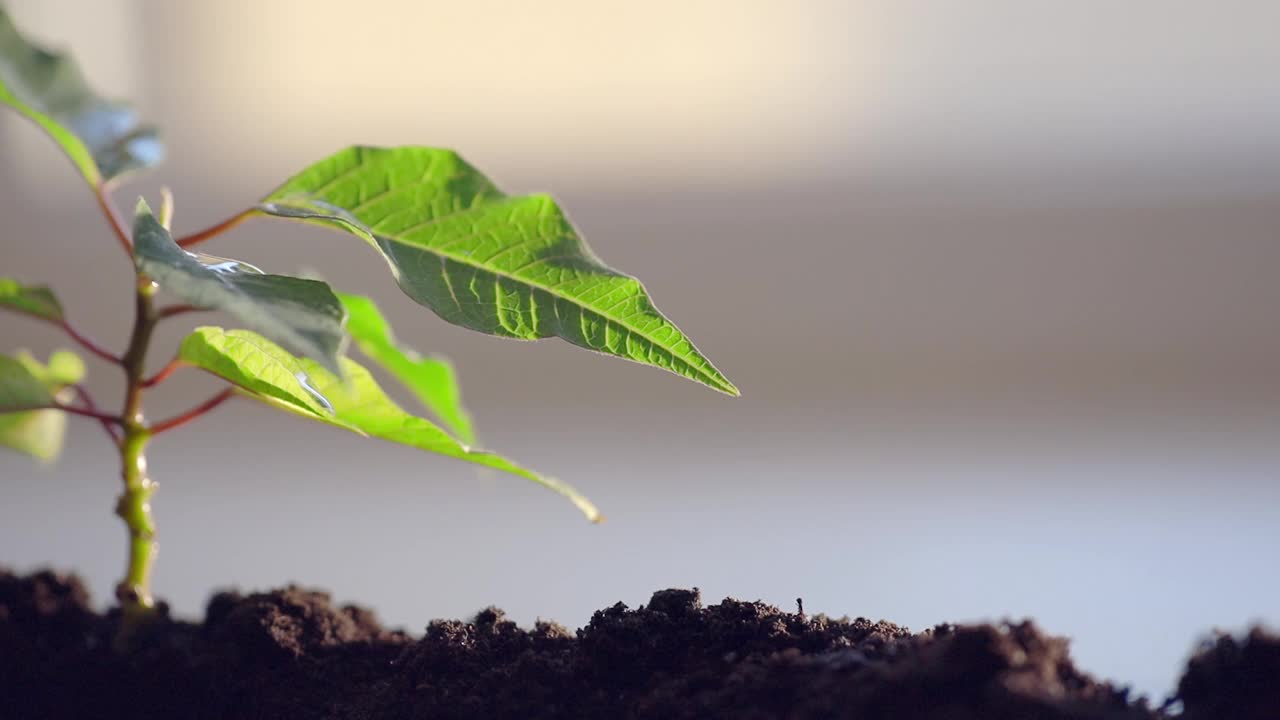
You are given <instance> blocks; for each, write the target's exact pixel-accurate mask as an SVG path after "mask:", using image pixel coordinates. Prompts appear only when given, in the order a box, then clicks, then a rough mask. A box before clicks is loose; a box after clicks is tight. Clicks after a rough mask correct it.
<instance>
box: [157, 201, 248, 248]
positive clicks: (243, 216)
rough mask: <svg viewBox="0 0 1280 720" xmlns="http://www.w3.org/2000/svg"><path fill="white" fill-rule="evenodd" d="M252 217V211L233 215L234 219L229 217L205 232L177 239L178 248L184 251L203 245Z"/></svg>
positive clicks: (201, 231)
mask: <svg viewBox="0 0 1280 720" xmlns="http://www.w3.org/2000/svg"><path fill="white" fill-rule="evenodd" d="M251 215H253V210H252V209H249V210H245V211H243V212H241V213H240V214H238V215H233V216H232V217H229V218H227V219H226V220H223V221H222V222H220V223H218V224H217V225H213V226H211V227H207V228H205V229H204V230H200V231H199V232H194V233H191V234H190V235H187V236H185V237H181V238H177V239H176V242H177V243H178V247H180V248H183V249H186V248H189V247H191V246H193V245H197V244H199V243H202V242H204V241H205V240H208V239H209V238H212V237H217V236H218V235H221V234H222V233H224V232H226V231H228V230H230V229H231V228H234V227H235V226H237V225H239V224H240V223H242V222H244V221H245V220H248V219H249V216H251Z"/></svg>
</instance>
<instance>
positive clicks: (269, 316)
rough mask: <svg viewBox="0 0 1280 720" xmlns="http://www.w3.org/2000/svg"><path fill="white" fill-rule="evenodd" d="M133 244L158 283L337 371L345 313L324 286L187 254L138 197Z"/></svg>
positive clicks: (142, 268)
mask: <svg viewBox="0 0 1280 720" xmlns="http://www.w3.org/2000/svg"><path fill="white" fill-rule="evenodd" d="M133 243H134V261H135V262H136V264H137V266H138V270H139V271H140V272H142V273H143V274H145V275H146V276H147V277H149V278H151V279H152V280H153V281H155V282H156V284H158V285H159V286H160V287H162V288H164V289H165V290H168V291H169V292H171V293H173V294H175V295H177V296H178V297H180V298H182V299H183V300H186V301H187V302H189V303H191V304H192V305H195V306H197V307H202V308H210V309H216V310H222V311H223V312H226V313H228V314H230V315H232V316H234V317H236V318H237V319H239V320H240V321H241V322H243V323H244V324H245V325H247V326H248V327H250V328H252V329H254V330H256V331H257V332H260V333H262V334H263V335H265V336H267V337H269V338H271V339H272V340H274V341H275V342H278V343H280V344H281V345H283V346H284V347H285V348H288V349H289V350H290V351H291V352H293V353H296V354H299V355H306V356H309V357H312V358H315V359H316V360H318V361H320V362H321V363H323V364H324V366H325V367H327V368H329V369H330V370H333V371H334V372H339V371H340V367H339V365H338V356H339V355H340V354H341V353H342V351H343V345H344V344H345V342H346V335H345V334H344V333H343V330H342V324H343V322H345V320H346V311H345V310H343V309H342V304H341V303H340V302H338V298H337V297H336V296H335V295H334V294H333V290H331V289H330V288H329V286H328V285H326V284H324V283H322V282H320V281H318V280H304V279H302V278H296V277H289V276H287V275H267V274H264V273H263V272H262V271H261V270H259V269H257V268H255V267H253V266H252V265H247V264H245V263H242V262H238V261H234V260H226V259H224V258H214V257H211V256H208V255H198V254H195V253H189V252H187V251H186V250H183V249H182V248H180V247H178V244H177V243H176V242H174V240H173V237H172V236H171V235H170V234H169V231H168V230H165V229H164V227H163V226H161V225H160V222H159V221H158V220H156V218H155V216H154V215H152V214H151V209H150V208H148V207H147V204H146V203H145V202H141V201H140V202H139V203H138V210H137V214H136V218H135V222H134V228H133Z"/></svg>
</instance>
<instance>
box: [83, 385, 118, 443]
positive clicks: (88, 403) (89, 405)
mask: <svg viewBox="0 0 1280 720" xmlns="http://www.w3.org/2000/svg"><path fill="white" fill-rule="evenodd" d="M71 389H72V391H73V392H75V394H76V397H77V398H79V400H80V403H81V404H83V405H84V407H85V409H86V410H89V411H91V412H98V404H97V403H95V402H94V401H93V396H92V395H90V394H89V391H88V390H86V389H85V387H84V386H83V385H80V384H76V385H72V386H71ZM98 422H99V423H100V424H101V425H102V429H103V430H104V431H105V432H106V433H107V435H108V436H109V437H110V438H111V442H112V444H114V445H115V446H116V447H117V448H118V447H120V443H121V442H122V438H121V434H120V432H119V431H118V430H117V429H116V428H117V427H118V426H119V425H120V424H121V423H119V422H112V421H111V420H107V419H99V420H98Z"/></svg>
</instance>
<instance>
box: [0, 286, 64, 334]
mask: <svg viewBox="0 0 1280 720" xmlns="http://www.w3.org/2000/svg"><path fill="white" fill-rule="evenodd" d="M0 309H2V310H11V311H13V312H20V313H23V314H26V315H31V316H32V317H36V318H39V319H41V320H48V321H49V322H55V323H56V322H61V321H62V305H61V304H60V303H59V302H58V298H56V297H54V295H53V291H52V290H50V289H49V288H47V287H44V286H43V285H22V284H20V283H18V281H17V280H13V279H10V278H0Z"/></svg>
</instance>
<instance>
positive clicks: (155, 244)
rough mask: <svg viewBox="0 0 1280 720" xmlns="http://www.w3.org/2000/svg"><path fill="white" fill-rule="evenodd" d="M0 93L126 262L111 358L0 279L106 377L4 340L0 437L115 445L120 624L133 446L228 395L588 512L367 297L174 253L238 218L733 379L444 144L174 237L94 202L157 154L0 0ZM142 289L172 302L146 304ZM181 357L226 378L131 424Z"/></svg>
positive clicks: (22, 445)
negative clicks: (109, 399) (75, 431)
mask: <svg viewBox="0 0 1280 720" xmlns="http://www.w3.org/2000/svg"><path fill="white" fill-rule="evenodd" d="M0 104H3V105H5V106H8V107H9V108H11V109H13V110H14V111H16V112H17V113H18V114H20V115H22V116H25V117H26V118H27V119H28V120H30V121H32V122H34V123H35V124H36V125H38V126H40V127H41V128H42V129H43V130H44V131H45V133H47V134H48V135H49V136H50V137H51V138H52V139H53V140H54V142H56V143H57V144H58V146H59V147H61V149H62V150H63V151H64V152H65V153H66V155H67V156H69V157H70V159H71V161H72V163H73V164H74V165H75V167H76V168H77V169H78V170H79V171H80V174H81V175H82V176H83V177H84V180H85V181H86V183H88V186H89V188H90V189H91V190H92V191H93V193H94V196H95V197H96V199H97V203H98V206H99V208H100V209H101V211H102V214H103V216H104V218H105V221H106V225H107V227H108V230H107V234H110V235H112V236H114V239H115V242H116V243H118V244H119V246H120V249H121V250H123V251H124V252H125V254H126V255H128V257H129V258H130V260H131V261H132V267H133V274H132V275H131V280H132V282H133V283H134V285H135V287H136V292H135V293H134V303H133V304H134V307H133V313H134V326H133V331H132V333H131V334H130V336H129V339H128V344H127V346H126V348H125V350H124V351H123V352H122V353H116V352H113V351H111V350H108V349H105V348H104V347H103V346H101V345H99V344H97V343H96V342H94V341H91V340H90V339H89V338H88V337H87V336H86V335H85V334H83V333H82V332H81V331H80V330H79V329H77V328H75V327H74V326H73V325H72V324H71V321H70V319H69V317H68V315H67V313H66V312H65V311H64V309H63V307H62V305H61V304H60V303H59V302H58V299H57V298H56V297H55V296H54V294H53V292H52V291H51V290H50V289H49V288H48V287H45V286H43V285H35V284H26V282H24V281H19V280H17V279H12V278H0V309H3V310H9V311H13V312H16V313H20V314H23V315H27V316H29V317H30V318H34V319H35V320H38V321H43V322H45V323H48V324H49V325H52V326H54V327H57V328H60V329H62V330H63V331H65V332H66V333H67V335H68V336H69V337H70V338H71V339H72V340H73V341H75V342H76V343H77V344H78V345H80V346H81V347H82V348H83V349H84V351H86V352H88V353H89V354H91V355H94V356H97V357H98V358H100V359H102V360H105V361H106V362H108V363H110V364H113V365H116V366H118V367H119V368H120V369H121V370H123V372H124V378H125V383H124V384H125V388H124V394H123V395H124V400H123V403H122V404H121V406H120V407H119V409H112V410H105V409H103V408H102V406H100V405H98V404H97V403H95V402H94V400H93V399H92V398H91V397H90V396H89V393H88V392H86V390H85V389H84V387H83V385H82V384H81V382H82V381H83V379H84V375H85V368H84V363H83V362H82V361H81V360H80V358H79V357H78V356H77V355H76V354H74V353H72V352H70V351H65V350H60V351H58V352H56V353H54V354H53V355H52V356H50V358H49V360H48V362H47V363H42V362H40V361H39V360H38V359H36V358H35V357H32V356H31V355H30V354H28V353H26V352H24V351H18V352H17V353H16V354H14V355H12V356H0V443H3V444H4V445H7V446H9V447H11V448H13V449H16V450H19V451H22V452H25V453H28V454H30V455H34V456H36V457H38V458H44V459H50V458H53V457H54V456H56V455H57V453H58V450H59V448H60V447H61V444H62V434H63V428H64V425H65V419H66V416H67V415H68V414H70V415H78V416H84V417H87V418H90V419H92V420H94V421H96V422H97V423H98V424H100V425H101V426H102V427H103V429H104V430H105V431H106V434H107V435H108V437H109V438H110V440H111V442H112V443H113V444H114V445H115V446H116V447H117V448H118V449H119V453H120V459H121V464H122V468H123V472H122V475H123V480H124V491H123V493H122V494H121V496H120V499H119V502H118V504H117V505H116V513H117V514H118V515H119V516H120V517H121V518H122V519H123V520H124V522H125V525H126V526H127V528H128V532H129V560H128V566H127V570H126V573H125V577H124V579H123V580H122V581H121V583H120V584H119V587H118V590H117V597H118V599H119V601H120V603H121V606H122V607H123V608H124V610H125V616H126V618H127V619H129V618H133V619H137V618H141V617H145V616H147V615H148V614H149V612H150V609H151V607H152V598H151V592H150V575H151V568H152V564H153V563H154V561H155V556H156V528H155V524H154V522H153V520H152V515H151V498H152V495H153V494H154V492H155V489H156V485H155V483H154V482H153V481H152V480H151V477H150V475H149V474H148V467H147V461H146V454H145V453H146V449H147V444H148V443H149V442H150V440H151V439H152V438H153V437H156V436H158V435H163V434H165V433H167V432H169V431H171V430H175V429H177V428H179V427H181V426H183V425H185V424H186V423H188V422H190V421H191V420H193V419H195V418H197V417H199V416H201V415H203V414H205V413H207V412H209V411H210V410H213V409H214V408H216V407H218V406H219V405H221V404H222V403H223V402H225V401H226V400H228V399H230V398H232V397H235V396H239V397H246V398H250V399H253V400H257V401H259V402H262V403H265V404H267V405H269V406H271V407H275V408H278V409H280V410H285V411H288V412H291V413H293V414H295V415H299V416H301V417H303V418H306V419H309V420H315V421H318V422H322V423H327V424H329V425H334V426H337V427H339V428H342V429H344V430H349V431H351V432H355V433H358V434H361V435H366V436H370V437H376V438H381V439H383V440H389V441H391V442H395V443H400V444H402V445H408V446H410V447H415V448H418V449H420V450H425V451H428V452H433V453H437V454H440V455H445V456H448V457H452V458H456V459H459V460H463V461H466V462H470V463H475V464H477V465H483V466H486V467H490V468H494V469H497V470H502V471H505V472H508V473H511V474H514V475H518V476H520V477H523V478H526V479H528V480H532V481H534V482H536V483H539V484H541V485H543V486H545V487H547V488H550V489H551V490H554V491H556V492H558V493H560V494H562V495H564V496H565V497H567V498H568V499H569V500H570V501H571V502H573V503H574V505H576V506H577V507H578V509H579V510H581V511H582V512H583V513H584V514H585V515H586V516H587V517H588V518H589V519H591V520H592V521H598V520H599V519H600V515H599V513H598V512H597V510H596V508H595V507H594V506H593V505H592V504H591V503H590V502H589V501H588V500H587V499H586V498H584V497H583V496H582V495H580V494H578V492H577V491H575V490H573V489H572V488H570V487H569V486H567V485H565V484H563V483H560V482H558V481H556V480H554V479H552V478H549V477H547V476H545V475H541V474H539V473H535V472H533V471H531V470H528V469H526V468H524V467H522V466H520V465H517V464H516V463H514V462H512V461H510V460H508V459H506V458H504V457H502V456H499V455H495V454H493V453H489V452H485V451H482V450H478V449H475V448H473V447H472V445H473V444H474V435H473V431H472V428H471V420H470V418H469V416H468V415H467V413H466V411H465V410H464V409H463V407H462V405H461V403H460V401H459V394H458V387H457V385H456V383H455V378H454V373H453V368H452V367H451V366H450V364H449V363H448V362H447V361H445V360H442V359H439V358H431V357H422V356H419V355H417V354H415V353H413V352H412V351H410V350H408V349H406V348H404V347H403V346H401V345H400V344H398V343H397V342H396V340H395V338H394V336H393V335H392V332H391V328H390V327H389V326H388V325H387V322H386V320H385V319H384V318H383V316H382V314H381V313H380V312H379V310H378V307H377V306H376V305H375V304H374V303H373V301H372V300H370V299H368V298H365V297H361V296H358V295H346V294H342V293H338V292H335V291H334V290H333V289H332V288H330V287H329V285H327V284H325V283H324V282H321V281H318V280H313V279H306V278H299V277H291V276H288V275H273V274H269V273H266V272H263V271H262V270H259V269H258V268H256V267H254V266H252V265H250V264H248V263H244V262H240V261H238V260H228V259H225V258H219V257H214V256H211V255H205V254H202V253H200V252H197V251H195V250H194V248H195V247H197V246H201V245H203V244H204V243H205V242H207V241H209V240H211V239H213V238H215V237H217V236H218V235H220V234H221V233H223V232H225V231H227V230H229V229H230V228H232V227H234V226H236V225H238V224H240V223H241V222H243V221H245V220H248V219H251V218H259V217H267V218H283V219H285V220H291V221H297V222H303V223H308V224H311V225H318V226H322V227H327V228H329V229H332V230H337V231H340V232H342V233H346V234H348V235H350V236H353V237H354V238H356V239H358V240H362V241H364V242H365V243H367V244H368V245H370V246H371V247H372V248H373V249H375V250H377V251H378V252H379V253H381V254H382V256H383V258H384V259H385V260H386V262H387V264H388V266H389V267H390V270H391V275H392V277H393V278H394V279H395V281H396V283H397V284H398V285H399V286H400V289H401V290H402V291H403V292H404V293H405V294H406V295H408V296H409V297H410V298H411V299H413V300H414V301H415V302H417V303H418V304H420V305H422V306H424V307H427V308H429V309H431V310H433V311H434V312H435V313H436V314H437V315H439V316H440V317H442V318H444V319H445V320H446V321H448V322H450V323H453V324H455V325H461V326H462V327H466V328H470V329H472V330H477V331H480V332H483V333H487V334H490V335H496V336H499V337H506V338H515V339H519V340H535V339H538V338H545V337H553V336H554V337H559V338H563V339H564V340H567V341H568V342H570V343H573V344H574V345H578V346H581V347H584V348H587V349H589V350H595V351H597V352H600V353H604V354H606V355H613V356H616V357H620V358H624V359H627V360H632V361H635V362H639V363H643V364H646V365H653V366H656V367H660V368H663V369H665V370H669V371H671V372H674V373H676V374H679V375H683V376H684V377H686V378H689V379H691V380H695V381H697V382H700V383H702V384H704V385H707V386H709V387H711V388H714V389H715V390H719V391H720V392H723V393H727V394H729V395H737V394H738V391H737V389H736V388H735V387H734V386H733V384H732V383H730V382H729V380H728V379H727V378H726V377H725V376H724V375H722V374H721V373H720V372H719V371H718V370H716V368H715V367H714V366H713V365H712V364H711V362H710V361H709V360H707V358H706V357H704V356H703V355H702V354H701V353H700V352H698V350H697V348H695V347H694V346H693V343H692V342H690V341H689V339H688V338H687V337H685V335H684V334H683V333H682V332H680V330H679V329H678V328H677V327H676V326H675V325H674V324H672V323H671V321H669V320H667V318H666V317H664V316H663V315H662V314H661V313H659V312H658V310H657V308H655V307H654V305H653V303H652V301H651V300H650V299H649V296H648V294H647V293H646V292H645V290H644V288H643V287H642V286H641V285H640V283H639V282H638V281H636V280H635V279H634V278H631V277H629V276H627V275H624V274H622V273H620V272H617V271H615V270H613V269H611V268H609V267H607V266H606V265H604V264H603V263H602V262H601V261H600V260H599V259H598V258H597V257H596V256H595V255H594V254H593V253H592V252H591V251H590V249H588V248H587V246H586V244H585V243H584V242H583V240H582V239H581V238H580V237H579V236H578V233H577V231H576V230H575V229H574V227H573V225H572V224H571V223H570V222H569V220H568V218H567V217H566V216H565V214H564V212H563V211H562V210H561V209H560V208H559V206H557V205H556V203H555V201H554V200H552V199H551V198H550V197H548V196H546V195H529V196H510V195H506V194H504V193H503V192H502V191H500V190H499V189H498V188H497V187H496V186H494V184H493V183H492V182H491V181H490V180H489V179H488V178H486V177H485V176H484V175H482V174H481V173H480V172H479V171H477V170H476V169H475V168H473V167H472V166H470V165H469V164H467V163H466V162H465V161H463V160H462V158H460V157H459V156H458V155H457V154H455V153H454V152H452V151H449V150H438V149H434V148H426V147H399V148H375V147H362V146H354V147H349V148H347V149H345V150H341V151H339V152H337V153H336V154H334V155H331V156H329V157H327V158H325V159H323V160H320V161H319V162H316V163H315V164H313V165H311V166H309V167H307V168H304V169H303V170H302V171H301V172H299V173H298V174H296V175H294V176H293V177H292V178H290V179H289V180H287V181H286V182H285V183H284V184H283V185H281V186H280V187H278V188H276V189H275V190H273V191H271V192H270V193H268V194H267V195H266V196H265V197H264V198H262V200H261V201H260V202H259V203H258V204H256V205H254V206H253V207H250V208H247V209H245V210H243V211H241V212H238V213H236V214H235V215H233V216H232V217H231V218H230V219H228V220H226V221H224V222H221V223H218V224H217V225H214V226H213V227H210V228H207V229H205V230H201V231H199V232H194V233H191V234H188V235H185V236H180V237H177V238H175V237H174V236H173V235H172V234H171V232H170V230H171V223H172V216H173V202H172V198H171V196H170V195H169V194H168V192H167V191H166V192H165V193H164V197H163V203H162V204H161V206H160V211H159V213H158V214H156V213H153V212H152V210H151V209H150V208H149V207H148V206H147V203H146V202H144V201H142V200H139V201H138V202H137V205H136V207H135V209H134V213H133V217H132V219H131V220H130V221H128V222H126V220H125V219H124V218H122V217H121V216H120V214H119V213H118V212H117V210H116V208H115V206H114V204H113V201H112V190H113V189H114V188H115V187H116V186H117V185H118V184H119V182H120V181H121V180H122V179H123V178H125V177H126V176H128V175H130V174H131V173H134V172H136V171H139V170H142V169H145V168H148V167H151V166H153V165H155V164H156V163H157V162H159V160H160V158H161V155H162V147H161V145H160V142H159V140H158V138H157V135H156V132H155V130H154V129H153V128H151V127H150V126H147V125H143V124H140V123H139V122H138V120H137V119H136V117H135V115H134V113H133V111H132V110H131V109H130V108H129V107H128V106H126V105H124V104H121V103H116V102H110V101H107V100H105V99H103V98H101V97H99V96H97V95H95V94H94V93H93V92H92V91H91V90H90V88H89V87H88V86H87V85H86V83H85V82H84V79H83V77H82V76H81V74H80V71H79V70H78V69H77V67H76V65H75V63H74V62H73V61H72V60H71V59H70V58H69V57H67V56H65V55H61V54H58V53H51V52H48V51H46V50H43V49H41V48H40V47H37V46H35V45H32V44H31V43H29V42H28V41H27V40H26V39H24V38H23V36H22V35H20V34H19V33H18V31H17V30H16V29H15V28H14V26H13V24H12V22H11V21H10V19H9V17H8V16H7V15H6V14H5V13H4V11H3V10H2V9H0ZM162 294H167V295H171V296H173V297H174V298H175V300H174V301H171V302H169V303H166V304H162V303H161V302H160V300H159V298H160V296H161V295H162ZM122 311H123V309H122ZM203 311H219V312H221V313H223V314H224V315H225V316H227V317H228V318H229V319H230V321H231V322H232V324H234V325H236V326H238V327H236V328H234V329H225V328H222V327H216V326H212V325H206V326H202V327H198V328H196V329H195V330H194V331H193V332H191V334H190V335H188V336H187V337H186V338H185V339H184V340H183V341H182V342H181V344H180V345H179V347H178V349H177V351H176V354H174V356H173V358H172V360H170V361H169V362H168V363H167V364H165V365H163V366H162V367H161V369H159V370H158V371H155V372H148V367H147V356H148V351H149V349H150V346H151V338H152V333H153V331H154V330H155V328H156V326H157V325H158V324H159V323H161V322H166V321H171V320H173V319H175V318H181V319H186V318H189V317H190V316H191V315H192V314H193V313H196V312H203ZM349 342H353V343H354V345H355V346H356V348H358V349H359V350H360V352H361V354H362V355H363V356H364V357H365V358H366V359H367V360H368V361H370V362H371V363H372V364H374V365H376V366H379V367H381V368H382V369H383V370H384V371H386V372H387V373H388V374H389V375H391V376H392V377H393V378H395V379H396V380H397V381H399V382H401V383H403V384H404V385H405V386H406V387H407V388H408V389H409V390H410V391H411V392H412V394H413V395H414V396H416V397H417V399H418V400H419V401H421V403H422V404H423V406H424V407H425V408H426V410H427V411H428V412H429V414H430V415H432V416H433V417H434V418H435V420H436V422H433V421H431V420H428V419H426V418H423V417H418V416H416V415H414V414H411V413H409V412H407V411H405V410H404V409H402V408H401V407H399V406H398V405H397V404H395V403H394V402H392V400H391V399H390V398H388V397H387V395H386V394H385V393H384V392H383V390H382V388H380V387H379V385H378V383H377V381H376V380H375V379H374V378H373V376H372V375H371V374H370V372H369V370H368V369H366V368H365V366H364V365H362V364H360V363H358V362H356V361H355V360H353V359H351V358H349V357H347V355H346V349H347V346H348V344H349ZM184 367H190V368H198V369H201V370H204V371H205V372H208V373H211V374H213V375H215V376H217V377H218V378H221V379H222V380H225V381H226V382H227V387H226V388H225V389H223V390H222V391H221V392H218V393H217V394H215V395H214V396H213V397H211V398H209V399H208V400H207V401H205V402H202V403H200V404H198V405H196V406H195V407H193V408H191V409H190V410H188V411H186V412H183V413H180V414H178V415H176V416H174V417H171V418H166V419H162V420H158V421H152V420H149V419H148V418H147V417H146V415H145V414H144V411H143V401H144V398H145V397H146V395H147V393H148V392H150V391H152V390H153V389H154V388H156V387H157V386H159V385H161V384H162V383H164V381H165V380H166V379H167V378H169V377H170V376H171V375H172V374H173V373H174V372H176V371H177V370H179V369H180V368H184ZM437 423H438V424H437Z"/></svg>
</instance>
